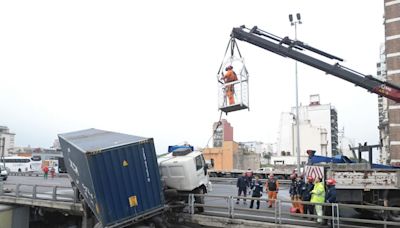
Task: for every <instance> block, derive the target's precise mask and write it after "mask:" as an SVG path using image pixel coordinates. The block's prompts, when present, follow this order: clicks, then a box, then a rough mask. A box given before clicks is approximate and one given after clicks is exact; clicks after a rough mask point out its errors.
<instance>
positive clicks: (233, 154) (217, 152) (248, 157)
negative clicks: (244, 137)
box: [203, 119, 260, 171]
mask: <svg viewBox="0 0 400 228" xmlns="http://www.w3.org/2000/svg"><path fill="white" fill-rule="evenodd" d="M213 133H214V134H213V148H205V149H203V156H204V159H205V160H208V161H210V163H211V164H213V165H214V167H213V168H214V170H218V171H232V170H243V169H249V168H250V169H258V168H260V154H259V153H256V152H255V150H256V149H255V147H253V148H252V147H250V146H248V145H246V144H244V143H237V142H235V141H233V127H232V126H231V124H230V123H229V122H228V121H227V120H225V119H223V120H221V121H220V122H216V123H214V124H213ZM254 145H256V144H254ZM257 145H259V144H257Z"/></svg>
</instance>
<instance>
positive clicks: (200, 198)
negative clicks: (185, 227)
mask: <svg viewBox="0 0 400 228" xmlns="http://www.w3.org/2000/svg"><path fill="white" fill-rule="evenodd" d="M204 193H205V191H204V188H203V187H200V188H198V189H196V191H195V194H202V195H203V194H204ZM194 202H195V203H198V204H204V196H196V197H194ZM197 210H198V212H200V213H202V212H204V207H197Z"/></svg>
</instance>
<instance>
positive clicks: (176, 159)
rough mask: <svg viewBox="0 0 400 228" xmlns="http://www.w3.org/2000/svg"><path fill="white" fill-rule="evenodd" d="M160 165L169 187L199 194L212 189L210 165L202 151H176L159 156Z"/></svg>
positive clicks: (162, 177) (165, 182) (161, 172)
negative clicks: (208, 165)
mask: <svg viewBox="0 0 400 228" xmlns="http://www.w3.org/2000/svg"><path fill="white" fill-rule="evenodd" d="M158 165H159V168H160V174H161V180H162V181H163V182H164V184H165V185H166V186H167V187H168V188H171V189H176V190H177V191H182V192H192V193H198V194H203V193H206V192H208V191H211V183H210V180H209V177H208V173H207V168H208V167H207V164H206V162H205V160H204V157H203V154H202V153H201V152H200V151H189V150H181V151H174V152H171V153H168V154H167V155H164V156H162V157H159V158H158Z"/></svg>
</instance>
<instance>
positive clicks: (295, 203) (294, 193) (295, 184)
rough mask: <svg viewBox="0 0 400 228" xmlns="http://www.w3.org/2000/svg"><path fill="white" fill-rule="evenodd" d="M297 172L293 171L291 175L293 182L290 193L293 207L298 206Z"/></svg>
mask: <svg viewBox="0 0 400 228" xmlns="http://www.w3.org/2000/svg"><path fill="white" fill-rule="evenodd" d="M296 178H297V174H296V173H292V174H291V175H290V180H292V182H291V183H290V186H289V195H290V200H291V201H292V208H296V207H297V202H296V201H295V198H296V195H297V180H296Z"/></svg>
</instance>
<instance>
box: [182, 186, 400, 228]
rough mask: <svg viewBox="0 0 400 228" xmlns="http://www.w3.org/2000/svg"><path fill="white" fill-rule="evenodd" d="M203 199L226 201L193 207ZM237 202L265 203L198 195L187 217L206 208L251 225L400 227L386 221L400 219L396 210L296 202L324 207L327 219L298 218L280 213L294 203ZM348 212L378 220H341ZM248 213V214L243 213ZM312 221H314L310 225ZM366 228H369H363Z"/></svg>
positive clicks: (190, 202) (191, 199)
mask: <svg viewBox="0 0 400 228" xmlns="http://www.w3.org/2000/svg"><path fill="white" fill-rule="evenodd" d="M202 196H204V197H206V198H212V199H213V200H215V199H220V200H221V199H222V200H223V201H225V204H224V205H218V206H217V205H208V204H200V203H196V200H195V199H196V198H198V197H202ZM237 199H246V200H248V201H251V200H254V201H255V202H256V201H257V200H260V201H264V202H265V199H261V198H253V197H238V196H222V195H199V194H189V195H188V204H187V206H188V213H190V214H194V213H195V212H196V208H200V207H203V208H206V209H207V208H208V209H217V211H211V210H206V213H209V212H210V211H211V212H215V213H214V215H216V214H219V216H223V217H228V218H231V219H234V218H240V219H248V220H253V221H258V220H259V221H268V222H272V223H275V224H302V225H307V226H319V225H320V224H319V223H317V222H314V221H317V220H318V219H321V220H323V221H324V222H329V223H331V227H400V222H395V221H388V217H389V216H388V214H389V213H394V214H398V215H399V216H400V208H398V207H383V206H367V205H355V204H340V203H332V204H331V203H310V202H303V201H296V202H297V203H301V204H303V205H313V206H316V205H321V206H323V207H324V209H325V208H326V209H325V211H327V210H329V211H330V212H331V213H330V215H322V216H318V215H316V214H300V213H290V211H288V210H283V208H282V207H283V206H284V205H285V206H288V205H291V204H292V203H293V202H292V201H288V200H279V199H278V200H274V201H273V207H272V208H267V209H258V210H256V211H255V210H254V209H250V208H243V207H237V206H235V205H236V202H237ZM348 209H359V210H364V211H371V212H374V213H375V214H376V215H378V217H376V218H368V219H362V218H350V217H341V216H340V212H341V211H342V210H348ZM246 212H247V213H246ZM310 220H314V221H310ZM366 225H369V226H366Z"/></svg>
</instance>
